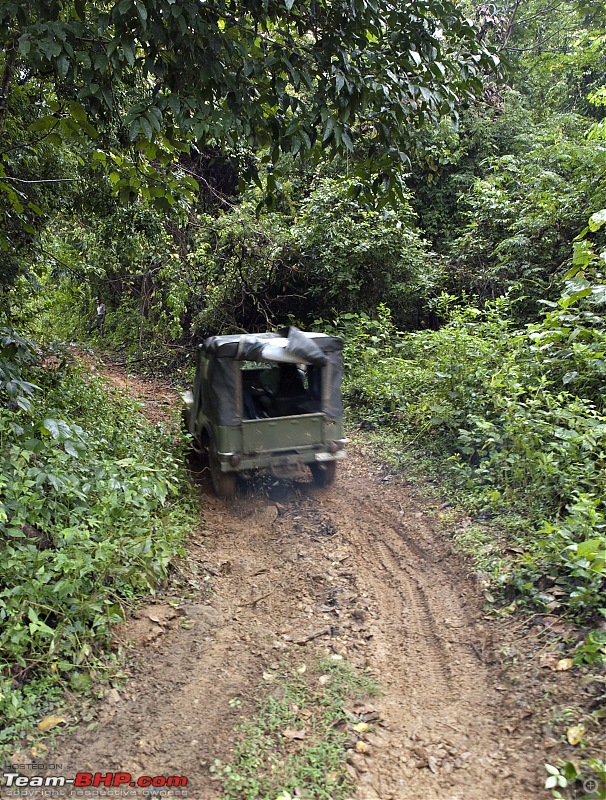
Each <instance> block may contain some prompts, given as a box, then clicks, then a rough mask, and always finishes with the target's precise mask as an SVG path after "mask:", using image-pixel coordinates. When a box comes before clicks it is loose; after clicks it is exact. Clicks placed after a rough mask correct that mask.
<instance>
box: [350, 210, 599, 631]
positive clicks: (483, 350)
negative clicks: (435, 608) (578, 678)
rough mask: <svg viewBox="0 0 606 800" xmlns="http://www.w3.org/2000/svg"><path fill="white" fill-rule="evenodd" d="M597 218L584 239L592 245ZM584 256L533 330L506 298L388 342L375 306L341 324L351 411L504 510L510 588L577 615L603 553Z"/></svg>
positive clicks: (592, 303) (594, 368) (594, 268)
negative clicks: (513, 533) (515, 533)
mask: <svg viewBox="0 0 606 800" xmlns="http://www.w3.org/2000/svg"><path fill="white" fill-rule="evenodd" d="M603 217H606V215H603V214H602V212H598V213H596V214H594V215H593V216H592V217H591V220H590V226H589V228H588V229H587V232H588V233H587V235H589V236H592V237H594V238H599V237H600V236H601V230H600V229H601V227H602V225H603V224H604V221H605V220H604V219H603ZM579 241H580V242H584V241H585V239H582V238H581V239H579ZM594 250H595V248H594V245H592V244H590V243H588V244H587V246H586V247H585V248H584V249H583V255H582V257H581V256H577V264H576V266H574V267H573V268H571V270H569V271H568V273H566V275H565V276H564V278H563V293H562V296H561V298H560V300H559V301H558V302H557V303H551V302H549V303H547V307H548V309H549V310H548V311H547V312H546V313H545V314H544V316H543V319H542V320H541V322H536V323H532V324H528V325H526V326H525V327H524V328H522V329H519V330H515V329H514V328H513V326H512V322H511V313H510V303H509V302H508V301H507V300H501V301H499V302H497V303H495V304H493V305H490V306H486V307H485V308H484V310H483V311H479V310H477V309H474V308H473V307H466V308H465V309H463V310H462V311H459V310H455V311H454V312H451V319H450V321H449V322H448V323H447V324H446V325H444V326H443V327H442V328H441V329H440V330H438V331H423V332H416V333H412V334H400V333H397V332H396V331H395V329H394V327H393V325H391V323H390V319H389V315H388V314H387V313H386V311H385V310H384V309H383V310H382V311H380V313H379V315H378V319H377V320H370V319H368V318H367V317H359V316H358V317H354V316H353V315H349V318H348V319H344V320H342V321H341V325H342V328H343V331H344V333H345V335H346V336H347V337H348V343H347V346H346V349H345V356H346V360H347V366H348V373H347V375H348V377H347V386H346V393H347V398H348V400H349V402H350V404H351V406H352V407H353V410H354V413H355V414H356V415H358V417H361V418H362V419H364V420H365V421H366V423H367V424H368V421H369V420H370V421H371V422H372V421H374V423H375V424H376V423H377V422H378V423H381V424H389V425H390V426H392V428H393V429H394V430H395V431H397V432H398V437H399V438H400V437H401V439H402V445H403V447H405V448H409V447H411V446H416V447H418V448H419V449H424V450H428V451H430V452H433V453H436V454H439V455H440V456H441V457H442V458H446V457H447V458H448V462H447V464H448V465H449V468H450V473H451V476H453V479H454V480H455V481H456V482H458V483H459V484H460V485H463V486H465V487H466V488H467V490H468V491H470V492H471V493H472V496H473V501H472V502H473V505H474V506H475V508H476V509H480V510H481V511H483V512H484V513H489V514H496V513H504V512H508V511H511V510H512V509H514V510H516V511H517V512H518V514H519V515H520V516H521V518H524V519H525V523H524V528H523V529H521V530H520V531H519V535H522V534H523V535H524V542H523V544H524V549H525V550H526V553H525V554H524V555H522V556H521V557H520V559H519V563H518V564H517V566H516V569H515V570H514V573H513V576H512V580H513V584H514V586H515V587H516V588H517V589H518V590H520V591H522V592H523V593H524V594H526V595H529V596H531V597H532V598H533V599H534V601H535V602H537V603H538V604H539V605H541V606H544V605H545V604H548V605H549V608H550V609H551V610H554V609H557V608H559V607H568V608H569V609H571V610H572V611H573V612H574V613H576V614H577V615H578V616H580V617H583V618H586V619H588V618H590V617H591V615H593V614H595V613H599V611H600V609H601V608H602V606H603V594H602V593H603V588H604V579H605V557H604V553H605V552H606V519H605V515H606V510H605V508H604V497H605V496H606V477H605V473H604V453H605V452H606V417H605V416H604V404H603V389H602V387H603V380H604V361H603V354H604V334H603V309H604V303H605V302H606V292H605V289H604V286H603V284H602V264H603V254H602V253H601V252H600V254H599V255H598V254H597V252H594ZM598 252H599V251H598ZM442 313H443V314H444V313H446V312H445V311H444V310H443V308H442ZM551 590H555V594H550V592H551Z"/></svg>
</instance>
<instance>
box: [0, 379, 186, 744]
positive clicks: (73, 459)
mask: <svg viewBox="0 0 606 800" xmlns="http://www.w3.org/2000/svg"><path fill="white" fill-rule="evenodd" d="M31 369H36V368H35V367H31ZM35 379H36V382H37V383H38V384H39V386H40V389H39V391H38V392H37V393H36V395H35V396H34V398H33V399H32V403H31V406H30V409H29V410H20V411H19V410H16V411H12V410H10V408H2V409H1V410H0V440H1V441H2V448H1V451H0V452H1V455H0V486H1V490H2V502H1V503H0V547H2V559H1V560H0V620H1V625H0V715H1V716H2V719H3V721H4V723H5V724H4V726H3V730H2V733H1V734H0V744H3V743H6V742H8V741H11V740H12V739H15V738H16V737H19V736H21V735H23V733H24V732H25V731H26V730H27V727H28V725H29V724H30V723H31V717H32V716H33V715H36V714H39V713H40V710H41V709H43V708H45V707H47V705H48V702H49V699H48V698H49V697H50V698H51V699H52V698H53V697H56V694H57V692H58V691H59V689H61V688H63V687H71V688H73V689H85V688H86V687H87V686H90V685H91V683H92V682H93V681H94V680H96V679H98V678H99V676H100V674H102V671H103V670H102V668H101V667H100V662H99V661H98V655H99V654H100V653H101V651H102V648H103V647H104V646H106V645H107V643H108V637H109V633H110V627H111V624H112V623H114V622H117V621H119V620H121V619H122V618H123V608H124V603H125V602H126V603H128V602H130V601H132V600H134V599H135V598H136V597H139V596H141V595H144V594H146V593H148V592H149V591H154V590H155V588H156V587H157V586H158V583H159V582H160V581H162V580H163V579H164V577H165V576H166V574H167V570H168V566H169V563H170V561H171V559H172V558H173V556H174V555H175V553H177V552H179V551H180V549H181V542H182V539H183V536H184V534H185V531H186V530H187V529H188V526H189V524H190V523H191V512H190V505H189V502H188V500H187V498H186V497H184V496H182V494H181V492H180V487H181V486H182V485H183V476H182V470H181V466H180V463H181V453H180V451H179V447H178V446H177V445H176V444H175V441H174V435H175V431H171V430H166V431H163V430H160V429H158V428H154V427H152V426H151V425H150V424H149V423H147V422H146V421H145V419H144V418H143V417H142V416H141V415H140V414H139V413H138V412H137V411H136V409H135V406H134V405H133V403H132V402H130V401H128V400H126V399H124V398H116V397H110V396H109V395H108V394H107V391H106V390H105V388H104V386H103V382H102V381H101V379H100V378H91V379H84V378H83V377H82V376H81V375H80V374H78V372H77V371H75V370H65V369H61V368H60V369H58V370H57V371H55V370H52V369H42V368H40V367H38V368H37V369H36V374H35Z"/></svg>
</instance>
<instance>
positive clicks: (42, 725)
mask: <svg viewBox="0 0 606 800" xmlns="http://www.w3.org/2000/svg"><path fill="white" fill-rule="evenodd" d="M65 722H66V720H65V719H64V718H63V717H56V716H55V715H54V714H51V715H50V717H44V719H42V720H40V722H39V723H38V728H39V729H40V730H41V731H50V730H51V729H52V728H56V727H57V725H61V724H64V723H65Z"/></svg>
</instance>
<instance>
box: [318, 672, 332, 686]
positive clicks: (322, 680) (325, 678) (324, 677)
mask: <svg viewBox="0 0 606 800" xmlns="http://www.w3.org/2000/svg"><path fill="white" fill-rule="evenodd" d="M329 680H330V675H320V677H319V678H318V683H319V684H321V685H322V686H324V684H326V683H328V682H329Z"/></svg>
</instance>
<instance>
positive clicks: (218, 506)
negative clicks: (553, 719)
mask: <svg viewBox="0 0 606 800" xmlns="http://www.w3.org/2000/svg"><path fill="white" fill-rule="evenodd" d="M202 508H203V512H202V513H203V529H202V531H201V534H198V535H197V536H196V535H194V536H193V537H192V541H191V542H190V546H189V553H190V556H189V565H188V568H189V569H192V570H193V574H194V577H196V576H197V578H196V580H197V581H198V585H200V587H208V586H209V584H212V586H213V589H212V592H210V591H203V588H201V589H200V591H199V593H198V596H196V597H193V598H192V599H191V600H190V601H189V602H188V603H187V604H185V605H184V606H183V608H182V609H181V610H180V611H179V612H178V613H179V614H185V615H186V620H187V621H188V622H187V624H186V625H183V624H181V623H182V619H183V618H182V617H179V616H178V614H177V612H176V611H175V610H174V609H172V608H171V607H170V606H168V605H162V604H157V605H155V606H154V607H152V608H151V610H150V609H147V610H144V611H143V612H141V614H140V615H139V619H138V620H134V621H133V622H132V623H131V624H130V626H129V627H128V628H127V629H126V630H125V631H124V632H123V633H122V635H123V636H124V637H126V638H130V639H134V640H136V641H138V643H139V644H138V648H137V650H136V657H135V666H134V668H133V674H132V676H131V678H130V680H129V681H128V683H127V684H126V686H125V688H124V690H123V691H120V692H115V691H114V693H113V694H111V693H110V694H109V695H108V697H107V699H106V701H105V703H104V705H103V706H102V707H101V708H100V710H99V714H98V720H97V722H98V725H97V727H96V728H95V730H91V731H87V730H83V729H81V731H80V732H79V733H78V734H77V735H76V736H75V737H73V738H72V739H68V740H66V741H65V742H64V743H63V745H62V746H61V747H60V748H59V749H58V752H56V753H55V754H54V756H53V758H54V759H55V761H59V762H60V763H62V764H63V765H64V767H65V768H66V770H67V771H68V773H69V771H70V770H72V771H73V772H75V771H77V770H89V769H90V770H92V771H100V770H111V769H115V770H126V771H129V772H131V773H132V774H133V775H145V774H147V775H155V774H157V775H168V774H175V775H187V776H188V777H189V787H190V789H189V797H190V798H191V797H193V798H195V800H216V798H219V797H220V789H219V786H218V785H217V783H216V781H214V780H213V776H212V774H211V773H210V772H209V766H210V765H211V764H212V762H213V760H214V759H215V758H221V759H226V758H228V757H229V752H230V749H231V747H232V746H233V742H234V734H233V727H234V725H236V724H237V723H238V722H239V721H241V720H242V718H243V717H244V716H246V715H247V714H250V713H252V711H253V708H254V701H255V698H256V695H257V694H258V686H259V684H260V683H262V675H263V673H264V671H265V670H266V669H267V668H268V665H271V664H272V662H275V661H277V660H279V658H280V656H281V653H282V652H283V651H284V650H287V649H295V650H296V648H297V645H295V644H293V639H295V638H296V637H297V636H300V635H301V634H307V633H309V634H313V633H314V632H317V631H318V630H323V631H324V633H325V635H324V636H323V637H322V638H318V639H317V642H319V643H320V644H321V645H323V646H325V647H327V648H328V649H329V650H331V651H333V652H338V653H341V654H342V655H345V656H346V657H347V658H349V659H350V660H351V661H352V662H354V663H355V664H357V665H358V666H360V667H364V668H369V669H370V670H372V673H373V674H376V675H377V676H378V678H379V680H380V683H381V686H382V689H383V692H384V694H383V696H382V697H381V698H380V700H379V701H378V703H376V705H377V709H378V711H379V712H380V715H381V721H380V724H378V725H377V726H376V729H375V732H374V736H373V737H372V739H371V741H372V753H371V754H370V755H368V756H359V757H356V758H353V759H351V762H352V763H351V764H350V765H349V767H348V768H349V770H350V773H351V774H352V775H355V778H356V781H357V782H358V790H357V795H356V798H359V800H376V798H380V800H390V799H391V800H412V798H415V800H418V799H419V798H421V800H493V798H494V800H497V798H498V800H531V798H540V797H546V794H545V793H544V791H542V790H541V788H540V779H539V774H540V770H539V767H540V765H539V764H537V763H535V761H536V760H537V759H535V757H534V755H533V753H534V750H533V749H532V747H530V746H529V745H530V742H531V740H532V732H531V731H529V730H528V729H525V728H524V723H522V724H520V719H521V718H522V716H523V714H522V716H521V710H520V708H519V703H520V700H519V699H518V698H517V696H516V694H515V692H514V691H513V690H512V689H511V686H507V685H503V681H504V678H503V675H502V674H501V670H500V667H499V665H498V663H496V662H497V659H496V655H497V653H496V650H495V647H494V645H493V643H492V636H493V634H492V633H491V628H490V625H491V623H489V622H487V621H486V620H484V619H483V617H482V613H483V612H482V597H481V594H480V592H479V591H478V589H477V587H476V585H475V583H474V582H473V581H471V580H470V579H469V577H468V575H467V574H466V572H465V570H464V568H463V566H462V565H461V563H460V562H459V560H458V559H457V557H455V556H453V555H452V553H451V552H450V547H449V544H448V541H447V539H446V538H445V537H444V536H443V535H442V534H441V533H440V532H438V531H436V530H435V529H434V525H433V521H432V518H431V516H430V515H429V514H428V513H427V511H426V509H424V508H423V506H421V505H420V504H419V502H418V501H417V500H416V499H415V497H414V495H413V494H412V493H411V491H410V489H409V488H407V487H405V486H403V485H398V484H396V483H393V484H389V483H384V482H382V480H381V475H380V474H379V473H378V472H377V469H376V467H373V466H372V465H371V464H369V463H367V462H366V461H365V460H364V459H363V458H361V457H360V456H353V457H351V458H350V459H349V461H348V462H346V463H345V464H343V465H342V467H341V472H340V474H339V476H338V478H337V482H336V484H335V486H334V487H333V488H332V489H330V490H327V491H326V490H325V491H322V490H318V489H316V488H314V487H313V485H312V484H311V483H289V484H285V483H281V484H278V483H277V484H276V485H275V486H273V487H270V489H269V491H267V489H266V488H263V487H261V485H260V484H257V485H248V486H245V487H244V489H243V491H242V492H241V493H240V494H239V495H238V496H237V497H236V499H235V500H234V501H233V502H232V503H229V504H228V503H225V502H223V501H219V500H217V499H215V498H212V497H211V496H209V495H207V494H205V493H204V494H203V495H202ZM236 696H237V697H238V698H240V699H241V701H242V705H241V707H239V708H237V707H231V706H230V705H229V702H228V701H229V699H230V698H232V697H236Z"/></svg>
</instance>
